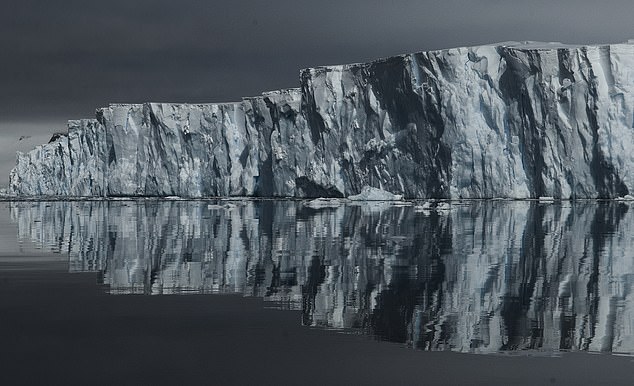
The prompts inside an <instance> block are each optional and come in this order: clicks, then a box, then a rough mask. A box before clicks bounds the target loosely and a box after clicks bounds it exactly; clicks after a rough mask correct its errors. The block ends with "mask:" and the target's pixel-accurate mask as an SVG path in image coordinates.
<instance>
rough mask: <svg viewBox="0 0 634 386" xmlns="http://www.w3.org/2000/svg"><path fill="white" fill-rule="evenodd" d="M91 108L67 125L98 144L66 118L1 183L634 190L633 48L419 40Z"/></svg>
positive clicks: (167, 191)
mask: <svg viewBox="0 0 634 386" xmlns="http://www.w3.org/2000/svg"><path fill="white" fill-rule="evenodd" d="M97 119H98V123H95V122H94V121H82V122H84V123H81V124H77V123H73V124H71V126H72V125H74V126H73V127H77V129H76V130H77V131H79V132H80V133H78V134H76V136H77V138H80V139H83V140H85V141H86V145H87V143H88V142H90V143H91V144H93V145H94V147H95V149H98V151H97V153H94V154H93V153H90V152H89V151H88V150H85V149H78V148H75V147H71V141H70V136H71V131H72V130H69V137H68V138H69V139H68V140H66V139H64V138H60V139H58V140H57V141H55V142H53V143H52V144H49V145H45V146H43V147H39V148H37V149H35V150H33V151H32V152H30V153H29V154H26V155H19V156H18V161H17V166H16V169H15V170H14V171H13V172H12V174H11V177H10V187H9V191H10V192H11V193H13V194H16V195H25V196H37V195H60V196H74V195H105V196H120V195H124V196H169V195H178V196H187V197H204V196H266V197H273V196H291V197H318V196H329V197H347V196H350V195H355V194H358V193H359V192H360V191H361V190H362V189H363V188H364V187H366V186H371V187H375V188H380V189H383V190H386V191H389V192H392V193H394V194H402V195H404V196H405V197H409V198H430V197H433V198H492V197H512V198H531V197H533V198H536V197H543V196H545V197H555V198H563V199H569V198H597V197H604V198H614V197H619V196H624V195H627V194H629V193H631V192H632V191H634V180H633V179H632V177H631V176H632V175H633V172H634V151H633V150H634V135H633V130H634V129H633V126H634V45H632V44H629V43H624V44H612V45H599V46H567V45H563V44H558V43H535V42H524V43H512V42H511V43H499V44H496V45H486V46H478V47H468V48H454V49H447V50H439V51H429V52H419V53H413V54H405V55H400V56H395V57H390V58H386V59H380V60H376V61H374V62H370V63H365V64H350V65H339V66H324V67H317V68H310V69H306V70H303V71H301V73H300V88H299V89H290V90H281V91H274V92H269V93H265V94H263V95H261V96H258V97H253V98H245V99H243V100H242V101H241V102H237V103H227V104H204V105H197V104H168V103H146V104H141V105H112V106H110V107H108V108H104V109H100V110H98V117H97ZM88 122H90V123H88ZM86 157H88V158H86ZM79 168H83V169H82V170H83V171H82V172H81V173H79V172H78V171H77V170H76V169H79ZM88 177H90V178H93V179H92V180H90V181H88V182H86V181H83V180H81V179H82V178H83V179H85V178H88Z"/></svg>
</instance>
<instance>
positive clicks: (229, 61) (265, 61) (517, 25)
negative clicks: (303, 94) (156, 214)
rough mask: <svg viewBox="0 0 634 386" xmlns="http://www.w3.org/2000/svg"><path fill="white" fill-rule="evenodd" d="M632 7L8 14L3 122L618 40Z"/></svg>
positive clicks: (169, 4)
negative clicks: (408, 63)
mask: <svg viewBox="0 0 634 386" xmlns="http://www.w3.org/2000/svg"><path fill="white" fill-rule="evenodd" d="M633 13H634V3H632V2H631V1H611V2H610V1H604V2H596V1H578V0H575V1H573V0H570V1H541V0H534V1H495V0H470V1H446V0H445V1H433V0H421V1H406V0H401V1H399V0H393V1H386V0H383V1H361V0H353V1H299V0H281V1H273V0H271V1H241V0H231V1H225V0H213V1H211V0H210V1H194V0H181V1H167V0H157V1H130V0H110V1H87V0H82V1H63V2H54V1H50V0H49V1H29V0H21V1H15V0H4V1H3V2H2V4H1V5H0V52H1V53H2V54H1V55H2V56H1V59H2V60H1V61H0V121H7V120H11V121H16V120H29V119H33V118H37V117H39V118H41V117H51V118H60V117H61V118H74V117H90V116H92V114H93V111H94V108H95V107H98V106H100V105H104V104H107V103H108V102H110V101H112V102H140V101H146V100H152V101H189V102H201V101H225V100H237V99H239V97H241V96H246V95H253V94H258V93H259V92H261V91H264V90H268V89H275V88H282V87H295V86H297V84H298V70H299V69H300V68H303V67H309V66H315V65H321V64H336V63H346V62H358V61H367V60H371V59H374V58H377V57H381V56H388V55H393V54H398V53H402V52H409V51H418V50H425V49H435V48H443V47H451V46H460V45H472V44H479V43H487V42H495V41H503V40H558V41H565V42H571V43H582V42H612V41H614V42H618V41H622V40H625V39H627V38H628V37H630V35H634V34H633V33H632V29H631V23H630V20H629V19H630V17H631V15H632V14H633Z"/></svg>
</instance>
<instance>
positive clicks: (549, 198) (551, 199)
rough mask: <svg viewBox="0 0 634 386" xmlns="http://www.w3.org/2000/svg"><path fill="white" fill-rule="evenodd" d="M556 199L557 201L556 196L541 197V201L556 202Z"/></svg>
mask: <svg viewBox="0 0 634 386" xmlns="http://www.w3.org/2000/svg"><path fill="white" fill-rule="evenodd" d="M554 201H555V198H554V197H546V196H542V197H540V198H539V202H554Z"/></svg>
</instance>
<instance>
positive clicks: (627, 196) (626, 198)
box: [0, 192, 634, 201]
mask: <svg viewBox="0 0 634 386" xmlns="http://www.w3.org/2000/svg"><path fill="white" fill-rule="evenodd" d="M0 193H1V192H0ZM615 200H616V201H634V196H632V195H629V194H626V195H625V196H623V197H617V198H616V199H615Z"/></svg>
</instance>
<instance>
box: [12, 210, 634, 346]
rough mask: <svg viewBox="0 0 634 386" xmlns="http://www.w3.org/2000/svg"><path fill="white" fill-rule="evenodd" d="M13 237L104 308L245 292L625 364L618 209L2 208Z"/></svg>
mask: <svg viewBox="0 0 634 386" xmlns="http://www.w3.org/2000/svg"><path fill="white" fill-rule="evenodd" d="M10 211H11V218H12V219H13V221H15V222H16V223H17V224H18V231H19V237H20V238H21V239H29V240H33V241H35V242H36V243H39V244H40V245H41V246H42V247H43V248H46V249H48V250H51V251H57V252H62V253H68V254H69V259H70V260H69V261H70V269H71V271H75V272H78V271H81V272H85V271H97V272H100V275H102V277H103V282H104V284H107V285H108V287H107V288H108V290H109V291H111V292H112V293H115V294H131V293H140V294H168V293H170V294H171V293H183V294H187V293H207V292H221V293H242V294H244V295H247V296H258V297H263V298H264V299H266V300H270V301H272V302H274V303H271V304H273V305H275V306H276V307H289V308H295V309H299V310H301V313H302V322H303V323H304V324H305V325H308V326H319V327H325V328H335V329H349V330H352V331H359V332H363V333H367V334H372V335H375V336H377V337H379V338H380V339H385V340H390V341H395V342H406V343H408V344H409V345H411V346H414V347H416V348H420V349H424V350H451V351H459V352H478V353H490V352H499V351H514V350H539V351H546V352H553V351H560V350H571V351H577V350H586V351H602V352H615V353H628V354H630V353H634V297H633V295H632V289H633V284H634V252H633V247H634V214H633V213H631V211H630V210H629V206H628V205H627V204H624V203H618V202H580V203H562V204H540V203H538V202H469V203H462V204H459V203H454V204H453V206H452V208H451V210H448V211H419V210H417V208H415V207H413V206H387V205H384V206H377V205H341V206H338V207H332V208H322V209H311V208H309V207H308V206H306V205H305V203H302V202H298V201H242V202H240V201H157V200H139V201H74V202H62V201H55V202H12V203H10Z"/></svg>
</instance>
